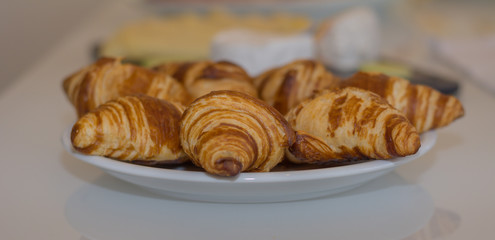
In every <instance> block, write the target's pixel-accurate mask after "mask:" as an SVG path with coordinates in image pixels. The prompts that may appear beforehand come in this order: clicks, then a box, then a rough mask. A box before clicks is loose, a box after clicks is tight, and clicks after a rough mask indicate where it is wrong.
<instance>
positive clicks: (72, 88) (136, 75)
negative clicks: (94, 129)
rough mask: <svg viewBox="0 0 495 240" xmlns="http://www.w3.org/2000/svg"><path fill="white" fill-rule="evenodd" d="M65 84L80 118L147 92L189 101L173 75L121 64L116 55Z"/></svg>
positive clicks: (170, 98)
mask: <svg viewBox="0 0 495 240" xmlns="http://www.w3.org/2000/svg"><path fill="white" fill-rule="evenodd" d="M63 87H64V90H65V93H66V94H67V96H68V97H69V99H70V101H71V102H72V104H73V105H74V106H75V107H76V110H77V113H78V116H79V117H80V116H82V115H84V114H85V113H87V112H89V111H91V110H92V109H95V108H96V107H98V106H99V105H101V104H103V103H105V102H107V101H109V100H112V99H116V98H117V97H120V96H126V95H131V94H146V95H149V96H152V97H157V98H160V99H163V100H168V101H171V102H177V103H181V104H184V105H187V104H188V103H189V102H190V97H189V95H188V94H187V92H186V91H185V89H184V87H183V86H182V85H181V84H180V83H179V82H177V81H176V80H175V79H173V78H172V77H170V76H167V75H165V74H161V73H156V72H153V71H151V70H148V69H145V68H141V67H138V66H135V65H131V64H122V63H121V60H120V59H114V58H101V59H99V60H98V61H96V62H95V63H93V64H91V65H89V66H87V67H85V68H83V69H81V70H80V71H78V72H76V73H74V74H72V75H71V76H69V77H68V78H66V79H65V80H64V82H63Z"/></svg>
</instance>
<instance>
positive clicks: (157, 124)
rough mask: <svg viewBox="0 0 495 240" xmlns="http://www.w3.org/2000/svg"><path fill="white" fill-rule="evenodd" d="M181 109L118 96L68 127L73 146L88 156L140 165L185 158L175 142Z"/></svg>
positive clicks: (143, 98)
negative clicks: (70, 129)
mask: <svg viewBox="0 0 495 240" xmlns="http://www.w3.org/2000/svg"><path fill="white" fill-rule="evenodd" d="M181 113H182V110H181V109H178V108H177V107H176V106H175V105H174V104H171V103H169V102H167V101H165V100H161V99H158V98H153V97H149V96H146V95H131V96H125V97H119V98H117V99H115V100H111V101H109V102H107V103H105V104H102V105H100V106H99V107H98V108H96V109H95V110H93V111H91V112H89V113H87V114H85V115H84V116H82V117H81V118H80V119H79V120H78V121H77V122H76V124H75V125H74V126H73V128H72V132H71V141H72V145H73V146H74V148H75V149H76V150H78V151H80V152H82V153H85V154H89V155H99V156H106V157H111V158H115V159H119V160H126V161H132V162H136V163H141V164H148V165H153V164H161V163H176V162H182V161H185V160H186V159H187V157H186V155H185V153H184V152H183V151H182V148H181V146H180V141H179V121H180V117H181Z"/></svg>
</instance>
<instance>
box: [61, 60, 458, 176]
mask: <svg viewBox="0 0 495 240" xmlns="http://www.w3.org/2000/svg"><path fill="white" fill-rule="evenodd" d="M63 88H64V91H65V93H66V95H67V97H68V98H69V100H70V101H71V103H72V104H73V105H74V107H75V109H76V111H77V115H78V121H77V122H76V123H75V124H74V126H73V128H72V132H71V142H72V145H73V147H74V148H75V149H76V150H77V151H79V152H81V153H84V154H89V155H99V156H105V157H109V158H113V159H116V160H121V161H127V162H131V163H136V164H144V165H149V166H161V165H162V164H180V163H184V162H187V161H191V162H192V163H193V164H194V165H196V166H199V167H201V168H203V169H204V170H205V171H206V172H208V173H211V174H214V175H218V176H236V175H238V174H239V173H241V172H267V171H270V170H271V169H273V168H274V167H275V166H276V165H277V164H279V163H281V162H282V161H288V162H292V163H304V164H327V163H328V164H332V163H338V164H350V163H355V162H362V161H366V160H371V159H391V158H395V157H402V156H407V155H411V154H414V153H416V152H417V151H418V149H419V147H420V145H421V143H420V137H419V134H421V133H422V132H425V131H428V130H431V129H435V128H439V127H443V126H446V125H448V124H450V123H451V122H452V121H454V120H455V119H457V118H459V117H461V116H463V115H464V109H463V106H462V104H461V103H460V102H459V100H458V99H456V98H455V97H453V96H450V95H444V94H442V93H440V92H438V91H436V90H434V89H432V88H430V87H427V86H422V85H413V84H411V83H409V82H408V81H407V80H405V79H401V78H398V77H391V76H386V75H384V74H380V73H365V72H358V73H356V74H354V75H353V76H351V77H349V78H345V79H341V78H338V77H336V76H334V75H333V74H332V73H330V72H328V71H327V70H326V69H325V67H324V66H323V65H322V64H320V63H319V62H316V61H312V60H298V61H294V62H292V63H290V64H287V65H285V66H280V67H278V68H274V69H271V70H269V71H267V72H265V73H263V74H261V75H260V76H256V77H251V76H249V75H248V74H247V73H246V72H245V71H244V70H243V69H242V68H241V67H239V66H237V65H235V64H232V63H229V62H212V61H198V62H184V63H182V62H181V63H166V64H163V65H160V66H156V67H154V68H152V69H148V68H143V67H139V66H136V65H132V64H126V63H122V61H121V59H114V58H101V59H99V60H97V61H96V62H94V63H93V64H91V65H89V66H86V67H84V68H83V69H80V70H78V71H77V72H75V73H74V74H72V75H71V76H69V77H67V78H66V79H65V80H64V81H63Z"/></svg>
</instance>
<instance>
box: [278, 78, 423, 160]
mask: <svg viewBox="0 0 495 240" xmlns="http://www.w3.org/2000/svg"><path fill="white" fill-rule="evenodd" d="M287 119H288V121H289V123H290V124H291V125H292V127H293V128H294V129H295V130H296V133H297V138H296V143H295V144H294V145H292V146H291V148H290V154H289V155H290V156H289V157H290V159H291V160H292V161H294V162H327V161H336V160H357V159H389V158H394V157H400V156H406V155H410V154H414V153H416V152H417V151H418V149H419V147H420V139H419V135H418V133H417V131H416V129H415V128H414V126H412V125H411V123H410V122H409V121H408V120H407V119H406V117H405V116H404V115H403V114H402V113H401V112H399V111H398V110H396V109H394V108H393V107H392V106H390V105H389V104H388V103H387V102H386V101H385V100H384V99H382V98H381V97H380V96H378V95H376V94H374V93H372V92H369V91H365V90H361V89H358V88H351V87H349V88H344V89H339V90H335V91H323V92H322V93H321V94H320V95H318V96H316V97H314V98H313V99H308V100H306V101H304V102H302V103H301V104H299V105H298V106H297V107H295V108H293V109H292V110H291V111H290V112H289V113H288V114H287Z"/></svg>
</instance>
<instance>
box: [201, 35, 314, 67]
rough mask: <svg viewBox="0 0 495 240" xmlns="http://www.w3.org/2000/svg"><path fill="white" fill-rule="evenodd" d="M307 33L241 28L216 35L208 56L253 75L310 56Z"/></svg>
mask: <svg viewBox="0 0 495 240" xmlns="http://www.w3.org/2000/svg"><path fill="white" fill-rule="evenodd" d="M314 48H315V47H314V40H313V36H311V35H310V34H296V35H286V34H284V35H281V34H275V33H266V32H258V31H252V30H244V29H232V30H228V31H223V32H220V33H219V34H217V35H216V36H215V37H214V38H213V41H212V44H211V51H210V54H211V56H210V57H211V59H212V60H214V61H222V60H226V61H230V62H233V63H235V64H238V65H239V66H241V67H243V68H244V69H245V70H246V71H247V73H248V74H249V75H251V76H256V75H258V74H261V73H263V72H264V71H266V70H269V69H271V68H274V67H278V66H281V65H284V64H287V63H289V62H292V61H294V60H297V59H314V57H315V56H314Z"/></svg>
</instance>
